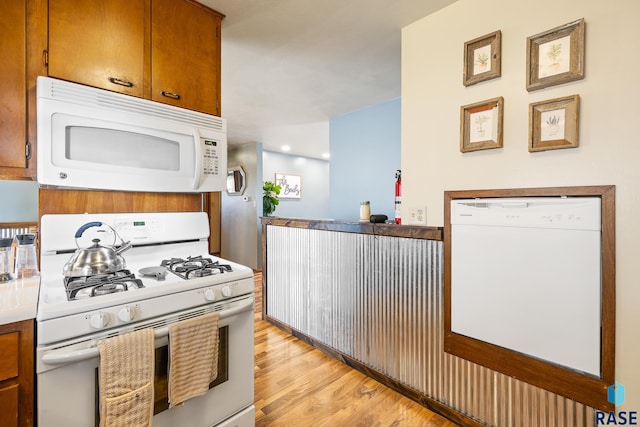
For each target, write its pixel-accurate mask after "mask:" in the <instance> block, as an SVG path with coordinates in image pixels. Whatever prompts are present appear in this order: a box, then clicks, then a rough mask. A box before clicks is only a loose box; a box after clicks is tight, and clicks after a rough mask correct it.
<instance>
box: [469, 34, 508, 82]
mask: <svg viewBox="0 0 640 427" xmlns="http://www.w3.org/2000/svg"><path fill="white" fill-rule="evenodd" d="M501 50H502V32H501V31H500V30H498V31H494V32H493V33H490V34H486V35H484V36H482V37H478V38H476V39H473V40H470V41H468V42H466V43H465V44H464V70H463V79H462V84H463V85H465V86H471V85H474V84H476V83H479V82H483V81H485V80H491V79H495V78H497V77H500V76H501V74H502V70H501V67H502V57H501Z"/></svg>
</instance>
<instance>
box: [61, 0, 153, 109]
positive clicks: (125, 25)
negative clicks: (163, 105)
mask: <svg viewBox="0 0 640 427" xmlns="http://www.w3.org/2000/svg"><path fill="white" fill-rule="evenodd" d="M149 1H150V0H108V1H105V0H83V1H82V2H80V3H78V1H77V0H49V76H51V77H57V78H60V79H63V80H70V81H74V82H78V83H83V84H86V85H89V86H95V87H99V88H103V89H108V90H112V91H116V92H121V93H125V94H128V95H133V96H138V97H144V96H145V95H146V94H145V81H144V69H145V64H146V65H148V59H147V58H148V55H145V46H146V45H145V42H146V41H147V37H148V36H147V34H148V31H147V30H146V29H145V25H146V23H147V22H148V16H149Z"/></svg>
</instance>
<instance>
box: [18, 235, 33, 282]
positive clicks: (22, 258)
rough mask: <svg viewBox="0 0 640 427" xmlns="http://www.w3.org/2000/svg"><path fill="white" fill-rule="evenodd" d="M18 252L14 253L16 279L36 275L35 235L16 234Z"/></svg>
mask: <svg viewBox="0 0 640 427" xmlns="http://www.w3.org/2000/svg"><path fill="white" fill-rule="evenodd" d="M16 240H18V250H17V251H16V269H15V273H16V278H18V279H21V278H26V277H33V276H37V275H38V258H37V255H36V247H35V240H36V236H35V234H18V235H16Z"/></svg>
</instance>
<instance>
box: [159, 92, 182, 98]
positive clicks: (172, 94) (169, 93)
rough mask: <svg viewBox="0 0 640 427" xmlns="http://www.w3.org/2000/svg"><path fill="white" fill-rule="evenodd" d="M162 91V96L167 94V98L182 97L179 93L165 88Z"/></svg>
mask: <svg viewBox="0 0 640 427" xmlns="http://www.w3.org/2000/svg"><path fill="white" fill-rule="evenodd" d="M160 93H161V94H162V96H166V97H167V98H172V99H180V98H181V96H180V95H178V94H177V93H173V92H167V91H166V90H163V91H162V92H160Z"/></svg>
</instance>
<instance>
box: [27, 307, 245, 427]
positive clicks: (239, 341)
mask: <svg viewBox="0 0 640 427" xmlns="http://www.w3.org/2000/svg"><path fill="white" fill-rule="evenodd" d="M211 311H218V312H219V313H220V321H219V328H220V346H219V360H218V377H217V378H216V380H215V381H214V382H213V383H211V384H210V390H209V392H208V393H207V394H205V395H203V396H199V397H195V398H193V399H190V400H188V401H187V402H185V404H184V405H182V406H178V407H174V408H171V409H169V407H168V401H167V369H166V367H167V363H166V362H167V354H168V351H167V349H168V336H167V334H168V327H167V326H166V325H168V324H170V323H172V322H173V321H179V320H182V319H184V318H189V317H195V316H197V315H201V314H205V313H207V312H211ZM145 327H153V328H154V332H155V336H156V340H155V347H156V354H155V359H156V372H155V387H154V389H155V405H154V413H155V415H154V417H153V425H154V427H174V426H187V425H188V426H193V427H200V426H201V427H210V426H214V425H226V423H224V420H226V419H228V418H229V417H233V416H236V418H237V416H238V414H239V413H241V414H243V416H242V417H241V418H242V419H243V422H242V423H241V424H237V423H236V422H234V425H251V426H253V425H254V420H255V419H254V418H253V406H252V405H253V365H254V361H253V296H244V297H239V298H235V299H233V300H227V301H222V302H220V303H216V304H212V305H208V306H204V307H199V308H197V309H192V310H186V311H184V312H180V313H173V314H171V315H167V316H163V317H161V318H156V319H153V320H152V321H148V322H147V321H145V322H140V323H139V324H136V325H134V328H135V329H140V328H145ZM131 330H132V327H129V328H121V329H119V330H116V331H115V333H114V331H109V335H106V336H113V335H115V334H117V333H126V332H129V331H131ZM103 338H105V334H104V333H103V334H102V336H91V337H83V339H82V340H74V341H69V342H66V343H58V344H56V345H52V346H46V347H42V348H41V347H38V349H37V377H36V378H37V390H38V391H37V399H38V401H37V408H38V409H37V413H38V426H40V427H59V426H65V427H87V426H93V425H95V426H98V425H99V422H100V414H99V410H98V409H99V403H98V402H99V389H98V366H99V353H98V349H97V348H96V347H95V343H96V340H97V339H103Z"/></svg>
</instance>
